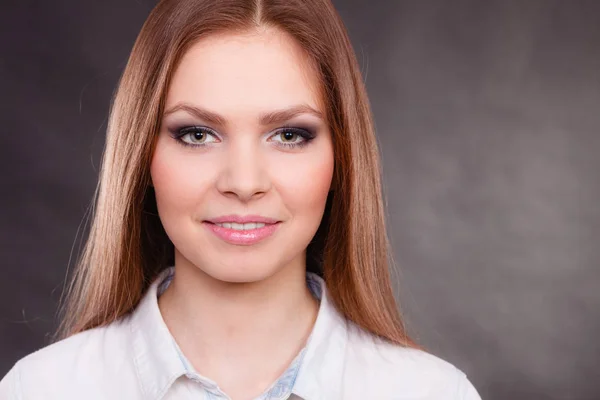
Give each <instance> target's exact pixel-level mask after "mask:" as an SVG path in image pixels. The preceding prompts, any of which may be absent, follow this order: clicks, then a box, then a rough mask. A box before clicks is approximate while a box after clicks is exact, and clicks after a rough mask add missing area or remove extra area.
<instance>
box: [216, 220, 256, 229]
mask: <svg viewBox="0 0 600 400" xmlns="http://www.w3.org/2000/svg"><path fill="white" fill-rule="evenodd" d="M216 225H219V226H222V227H223V228H227V229H235V230H236V231H247V230H249V229H256V228H262V227H263V226H265V224H263V223H262V222H249V223H247V224H238V223H235V222H223V223H222V224H216Z"/></svg>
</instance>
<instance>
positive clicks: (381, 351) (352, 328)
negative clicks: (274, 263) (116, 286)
mask: <svg viewBox="0 0 600 400" xmlns="http://www.w3.org/2000/svg"><path fill="white" fill-rule="evenodd" d="M172 274H173V269H172V268H169V269H167V270H165V271H163V272H162V273H161V274H160V276H159V277H158V278H157V279H156V280H155V281H154V282H153V284H152V285H151V286H150V288H149V290H148V291H147V293H146V294H145V295H144V297H143V298H142V300H141V302H140V304H139V305H138V307H137V308H136V309H135V310H134V312H133V313H132V314H131V315H129V316H126V317H123V318H122V319H120V320H119V321H116V322H114V323H112V324H110V325H108V326H105V327H99V328H94V329H90V330H87V331H84V332H81V333H78V334H76V335H73V336H71V337H69V338H67V339H64V340H62V341H59V342H57V343H54V344H51V345H50V346H47V347H45V348H42V349H41V350H38V351H36V352H35V353H32V354H30V355H28V356H26V357H24V358H23V359H21V360H19V361H18V362H17V363H16V364H15V365H14V367H13V368H12V369H11V370H10V371H9V372H8V374H7V375H6V376H5V377H4V378H3V379H2V381H0V399H2V400H17V399H18V400H21V399H23V400H25V399H27V400H30V399H31V400H34V399H36V400H37V399H61V400H71V399H73V400H74V399H78V400H79V399H86V400H88V399H89V400H92V399H127V400H136V399H144V400H171V399H181V400H185V399H224V398H225V399H226V398H228V397H227V396H226V395H225V394H224V393H223V392H222V391H221V390H220V389H219V387H218V385H217V384H216V382H214V381H212V380H210V379H209V378H207V377H203V376H201V375H200V374H198V373H197V372H195V371H194V369H193V367H191V365H190V364H189V362H188V361H187V359H186V358H185V356H184V355H183V354H182V353H181V351H180V349H179V347H178V346H177V344H176V343H175V340H174V339H173V337H172V336H171V334H170V332H169V330H168V328H167V326H166V325H165V323H164V320H163V319H162V316H161V314H160V310H159V308H158V295H159V294H160V292H161V291H162V290H159V286H161V287H162V288H163V289H164V283H165V281H169V280H170V279H169V278H170V277H172ZM307 283H308V284H309V286H313V285H312V284H314V283H318V285H320V287H318V288H317V292H318V295H319V297H320V306H319V311H318V315H317V320H316V322H315V325H314V327H313V330H312V332H311V335H310V338H309V340H308V342H307V346H306V347H305V348H304V349H303V350H302V351H301V352H300V354H298V356H297V357H296V359H295V360H294V362H293V363H292V364H291V365H290V367H289V368H288V370H287V371H286V372H285V373H284V374H282V376H281V377H280V378H279V379H278V380H277V381H276V382H275V383H274V384H273V385H272V386H271V388H270V389H269V390H267V391H265V393H263V395H262V396H260V397H259V398H260V399H261V400H275V399H276V400H281V399H288V398H289V399H302V400H334V399H344V400H355V399H356V400H373V399H377V400H404V399H405V400H408V399H411V400H412V399H415V400H416V399H419V400H438V399H439V400H442V399H444V400H451V399H452V400H454V399H456V400H458V399H460V400H481V399H480V397H479V395H478V394H477V392H476V390H475V389H474V387H473V386H472V385H471V383H470V382H469V380H468V379H467V378H466V376H465V374H464V373H463V372H461V371H460V370H458V369H457V368H455V367H454V366H453V365H451V364H450V363H448V362H446V361H444V360H442V359H440V358H438V357H435V356H433V355H431V354H429V353H426V352H424V351H421V350H416V349H409V348H403V347H400V346H395V345H392V344H388V343H385V342H383V341H382V340H380V339H377V338H375V337H374V336H373V335H371V334H369V333H367V332H365V331H363V330H362V329H360V328H359V327H357V326H356V325H354V324H353V323H351V322H349V321H347V320H346V319H345V318H343V317H342V316H341V315H340V314H339V313H338V311H337V310H336V309H335V307H334V306H333V304H332V303H331V300H330V298H329V294H328V291H327V287H326V285H325V282H324V281H323V279H321V278H320V277H319V276H317V275H315V274H312V273H307ZM167 284H168V282H167ZM312 289H313V293H315V290H314V288H312ZM267 356H268V355H267Z"/></svg>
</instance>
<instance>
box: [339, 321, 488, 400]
mask: <svg viewBox="0 0 600 400" xmlns="http://www.w3.org/2000/svg"><path fill="white" fill-rule="evenodd" d="M350 325H352V324H350ZM346 357H347V360H346V362H347V363H348V365H349V366H354V368H351V369H355V370H356V375H357V376H356V379H362V381H363V382H364V384H365V387H369V391H370V393H371V395H373V393H372V392H371V390H372V388H377V389H376V390H378V391H379V392H378V393H377V396H379V397H377V396H376V397H377V398H394V399H414V398H419V399H464V400H467V399H468V400H479V399H480V397H479V395H478V394H477V391H476V390H475V388H474V387H473V385H472V384H471V382H470V381H469V380H468V379H467V377H466V375H465V373H464V372H462V371H461V370H460V369H458V368H456V367H455V366H454V365H453V364H451V363H449V362H448V361H445V360H443V359H441V358H439V357H437V356H435V355H433V354H430V353H428V352H426V351H423V350H419V349H415V348H408V347H402V346H398V345H394V344H391V343H388V342H386V341H384V340H382V339H379V338H376V337H374V336H373V335H371V334H369V333H367V332H365V331H363V330H362V329H360V328H358V327H356V326H351V327H349V330H348V347H347V349H346ZM360 375H362V378H360V377H359V376H360ZM391 393H401V395H395V396H394V397H389V396H390V394H391Z"/></svg>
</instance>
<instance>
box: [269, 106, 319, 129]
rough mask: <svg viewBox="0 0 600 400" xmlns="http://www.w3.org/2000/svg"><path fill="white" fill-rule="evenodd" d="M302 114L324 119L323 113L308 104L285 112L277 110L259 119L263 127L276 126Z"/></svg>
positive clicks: (287, 109)
mask: <svg viewBox="0 0 600 400" xmlns="http://www.w3.org/2000/svg"><path fill="white" fill-rule="evenodd" d="M300 114H312V115H314V116H316V117H317V118H320V119H323V113H321V112H320V111H318V110H315V109H314V108H312V107H311V106H309V105H308V104H300V105H297V106H293V107H290V108H286V109H285V110H277V111H273V112H269V113H266V114H262V115H261V116H260V118H259V121H260V123H261V125H275V124H280V123H283V122H285V121H287V120H290V119H292V118H294V117H295V116H297V115H300Z"/></svg>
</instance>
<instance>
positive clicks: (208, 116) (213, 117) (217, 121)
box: [163, 103, 227, 126]
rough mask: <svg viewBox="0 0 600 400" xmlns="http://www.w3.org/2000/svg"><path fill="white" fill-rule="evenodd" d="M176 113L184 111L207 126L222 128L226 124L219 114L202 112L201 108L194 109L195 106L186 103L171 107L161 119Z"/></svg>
mask: <svg viewBox="0 0 600 400" xmlns="http://www.w3.org/2000/svg"><path fill="white" fill-rule="evenodd" d="M177 111H185V112H187V113H188V114H191V115H193V116H195V117H196V118H199V119H201V120H203V121H206V122H208V123H209V124H214V125H220V126H223V125H225V124H226V122H227V121H226V120H225V118H223V117H222V116H220V115H219V114H216V113H213V112H211V111H208V110H204V109H202V108H198V107H195V106H193V105H191V104H187V103H178V104H177V105H175V106H173V107H171V108H170V109H168V110H167V111H165V113H164V114H163V117H165V116H167V115H169V114H173V113H175V112H177Z"/></svg>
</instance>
